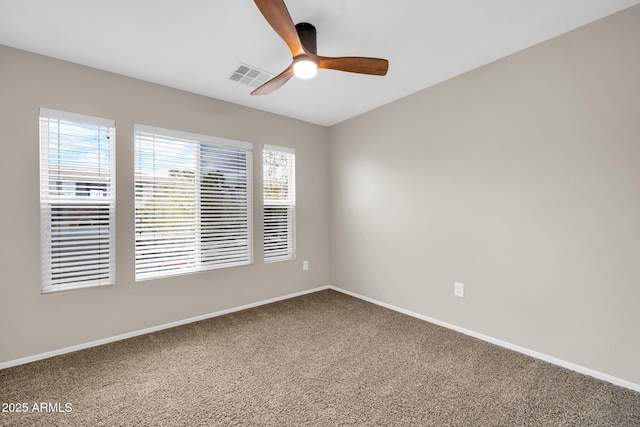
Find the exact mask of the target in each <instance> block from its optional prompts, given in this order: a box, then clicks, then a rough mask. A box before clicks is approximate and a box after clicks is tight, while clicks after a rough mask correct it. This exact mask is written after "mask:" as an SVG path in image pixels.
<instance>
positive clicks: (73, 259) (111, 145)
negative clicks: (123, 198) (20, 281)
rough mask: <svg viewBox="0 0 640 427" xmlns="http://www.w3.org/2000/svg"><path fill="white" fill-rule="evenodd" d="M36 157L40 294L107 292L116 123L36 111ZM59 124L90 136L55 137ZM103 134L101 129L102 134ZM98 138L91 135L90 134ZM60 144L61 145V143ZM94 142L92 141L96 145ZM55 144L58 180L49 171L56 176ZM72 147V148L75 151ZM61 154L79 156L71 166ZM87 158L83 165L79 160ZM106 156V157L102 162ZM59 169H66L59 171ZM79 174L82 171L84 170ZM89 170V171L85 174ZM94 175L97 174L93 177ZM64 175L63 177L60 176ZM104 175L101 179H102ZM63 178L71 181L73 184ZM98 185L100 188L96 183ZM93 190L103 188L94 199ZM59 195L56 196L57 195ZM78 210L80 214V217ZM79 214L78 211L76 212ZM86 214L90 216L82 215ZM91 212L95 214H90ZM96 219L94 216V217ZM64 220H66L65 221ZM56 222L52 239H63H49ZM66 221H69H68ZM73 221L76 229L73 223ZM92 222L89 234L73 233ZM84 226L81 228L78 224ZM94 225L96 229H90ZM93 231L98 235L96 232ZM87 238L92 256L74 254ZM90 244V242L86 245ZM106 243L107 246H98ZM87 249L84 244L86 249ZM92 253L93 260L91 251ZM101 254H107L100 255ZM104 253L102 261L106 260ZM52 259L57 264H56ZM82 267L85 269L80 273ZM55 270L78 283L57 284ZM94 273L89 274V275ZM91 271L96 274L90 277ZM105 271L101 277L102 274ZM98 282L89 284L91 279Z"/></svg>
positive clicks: (111, 267)
mask: <svg viewBox="0 0 640 427" xmlns="http://www.w3.org/2000/svg"><path fill="white" fill-rule="evenodd" d="M56 122H57V125H58V126H59V127H58V135H57V140H56V139H55V138H54V140H52V139H51V138H50V136H51V133H52V131H51V126H52V125H54V124H55V123H56ZM38 123H39V155H40V166H39V169H40V184H39V187H40V191H39V193H40V264H41V280H40V282H41V293H42V294H48V293H55V292H61V291H67V290H74V289H83V288H91V287H98V286H110V285H115V283H116V233H115V227H116V126H115V121H114V120H112V119H105V118H101V117H94V116H88V115H84V114H78V113H71V112H66V111H59V110H53V109H49V108H44V107H43V108H40V111H39V118H38ZM63 123H64V126H68V127H69V129H74V130H82V131H85V132H87V133H88V134H89V136H87V135H84V136H83V135H82V134H80V133H79V134H73V133H72V132H71V131H69V132H68V134H64V133H61V132H60V125H61V124H63ZM103 128H106V129H103ZM103 130H104V131H106V134H105V135H101V132H102V131H103ZM92 131H93V132H97V135H96V134H92V133H91V132H92ZM62 137H64V138H65V139H64V140H62V139H61V138H62ZM83 138H89V142H95V143H97V146H96V147H95V149H96V150H98V151H97V152H98V156H97V157H96V161H95V162H87V161H85V160H86V159H89V160H91V155H92V154H94V151H91V152H90V153H89V152H88V151H82V150H85V149H86V150H92V149H91V148H87V145H86V142H87V141H83V143H84V144H85V146H84V147H82V144H81V143H80V140H82V139H83ZM95 138H97V139H95ZM104 143H106V144H107V145H106V150H105V151H106V152H107V154H105V153H103V152H102V149H103V147H102V146H101V144H104ZM54 144H58V154H59V155H58V163H57V173H58V175H57V176H56V175H53V176H52V171H53V172H55V168H56V163H55V162H54V163H53V164H52V162H51V161H50V153H51V151H54V152H55V149H54V148H53V146H54ZM74 144H75V145H74ZM62 152H66V153H67V155H68V156H69V158H71V157H72V156H74V155H77V156H78V159H76V160H73V161H71V160H68V161H67V162H64V161H63V160H62V156H61V155H60V153H62ZM82 155H86V157H84V158H83V160H82V161H80V156H82ZM105 156H106V157H105ZM105 159H108V162H107V165H106V167H105V166H103V160H105ZM63 168H68V169H67V170H64V169H63ZM83 168H84V170H83ZM89 169H94V170H93V171H91V172H90V171H89ZM96 171H97V172H96ZM65 174H66V175H65ZM103 174H106V175H103ZM63 178H73V179H76V181H75V183H74V182H70V181H68V179H67V180H63ZM96 181H99V182H96ZM88 183H89V184H92V185H93V184H95V185H98V186H100V187H101V188H104V191H102V195H100V196H98V195H97V194H98V193H95V194H92V193H91V192H90V191H87V189H88V188H89V184H88ZM78 184H84V187H82V188H84V190H83V191H82V192H83V193H86V194H79V192H80V190H79V188H80V187H79V186H78ZM56 193H58V194H56ZM92 206H95V207H96V208H100V210H98V211H97V212H98V215H99V216H98V217H95V216H94V215H92V214H91V211H92V208H91V207H92ZM65 209H66V210H67V211H69V210H71V209H73V210H75V211H76V212H79V214H77V215H75V216H74V215H70V214H65V213H62V214H61V215H55V212H56V210H57V211H58V212H64V210H65ZM81 209H84V211H82V210H81ZM79 210H80V211H79ZM102 210H104V211H106V212H107V215H106V217H107V223H106V225H105V224H104V223H103V221H104V220H103V218H102V212H101V211H102ZM87 212H89V215H87ZM94 212H95V211H94ZM94 214H95V213H94ZM65 215H67V216H65ZM56 217H57V221H58V223H57V234H59V235H62V234H65V235H66V236H67V237H66V241H65V238H63V237H58V238H57V239H56V238H54V234H55V233H54V229H56V222H54V221H55V220H56ZM61 219H63V220H66V221H67V226H66V227H65V226H63V225H61V224H62V223H61V222H60V220H61ZM69 220H71V221H69ZM74 220H75V223H74ZM88 220H89V221H91V222H92V223H94V225H92V226H91V228H90V230H91V231H90V232H89V233H87V232H86V231H87V230H83V232H82V233H78V230H76V228H77V227H79V226H83V225H86V223H87V222H88ZM83 221H84V222H83ZM96 223H97V225H95V224H96ZM96 228H97V229H98V231H97V233H96V230H95V229H96ZM102 228H106V231H107V235H106V236H107V237H106V239H104V238H103V237H102V235H103V234H104V233H103V231H102ZM87 234H89V235H90V236H91V240H93V242H92V243H90V245H91V246H90V252H91V253H92V255H86V254H85V255H81V254H78V253H77V251H78V247H79V246H81V245H78V244H77V243H79V241H80V240H83V241H85V242H86V240H87ZM96 234H97V236H98V240H99V243H95V236H96ZM73 240H76V242H77V243H76V244H73V246H74V247H75V252H76V253H75V254H74V253H73V252H74V250H71V245H69V246H67V250H68V251H69V252H68V253H70V254H71V255H70V256H69V257H61V256H59V257H56V256H55V253H56V251H59V252H61V251H64V250H65V249H55V248H56V245H58V248H60V247H62V246H64V245H65V243H68V242H69V241H73ZM91 240H89V241H90V242H91ZM103 242H105V243H106V245H104V244H103ZM86 244H88V243H85V245H86ZM96 248H97V255H96V254H95V250H96ZM105 248H106V250H104V249H105ZM105 253H106V257H105ZM88 256H91V257H94V258H95V257H97V260H96V262H95V263H92V264H86V258H87V257H88ZM56 258H57V261H56ZM104 259H107V260H108V261H107V263H108V265H107V268H106V269H105V268H103V267H101V264H104V262H103V261H104ZM81 265H86V267H87V268H84V267H80V266H81ZM56 269H57V270H58V274H62V273H61V272H62V271H64V270H67V273H68V274H67V275H68V276H71V275H73V276H75V277H77V280H76V279H74V280H73V281H72V279H71V278H69V279H66V280H65V279H59V281H60V283H56V280H55V277H54V276H55V274H56V273H55V272H54V270H56ZM82 271H84V272H85V274H84V275H82V274H80V275H77V276H76V275H75V274H74V273H78V272H82ZM89 271H93V272H94V273H93V274H92V273H90V272H89ZM95 271H98V273H97V274H95ZM105 271H106V273H105ZM96 275H97V276H98V277H97V278H93V279H91V278H90V277H93V276H96Z"/></svg>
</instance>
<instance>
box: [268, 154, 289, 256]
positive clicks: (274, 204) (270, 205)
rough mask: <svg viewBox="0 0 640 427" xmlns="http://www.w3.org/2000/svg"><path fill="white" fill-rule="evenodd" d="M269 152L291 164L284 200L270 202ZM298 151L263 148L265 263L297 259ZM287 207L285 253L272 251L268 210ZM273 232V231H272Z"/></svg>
mask: <svg viewBox="0 0 640 427" xmlns="http://www.w3.org/2000/svg"><path fill="white" fill-rule="evenodd" d="M267 151H273V152H278V153H284V154H286V155H287V157H288V161H289V162H290V163H289V165H288V182H287V197H286V198H285V199H284V200H269V195H268V187H269V185H268V183H267V177H266V175H265V174H266V173H267V172H266V168H265V161H266V155H265V153H266V152H267ZM295 170H296V151H295V149H294V148H292V147H285V146H279V145H270V144H265V145H264V146H263V148H262V214H263V218H262V226H263V229H262V230H263V231H262V235H263V251H262V256H263V260H264V262H265V263H272V262H280V261H289V260H294V259H295V258H296V172H295ZM277 207H286V209H287V218H286V222H287V236H286V249H285V250H284V251H282V250H277V249H275V248H272V249H270V246H275V245H269V244H268V243H267V239H268V234H269V232H270V229H272V228H273V227H269V226H268V225H267V221H268V219H267V209H269V208H277ZM271 232H273V231H271Z"/></svg>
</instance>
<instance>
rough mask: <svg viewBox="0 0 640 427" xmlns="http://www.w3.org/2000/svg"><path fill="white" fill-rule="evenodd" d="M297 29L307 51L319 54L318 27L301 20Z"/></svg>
mask: <svg viewBox="0 0 640 427" xmlns="http://www.w3.org/2000/svg"><path fill="white" fill-rule="evenodd" d="M296 31H297V32H298V37H299V38H300V42H301V43H302V46H304V48H305V49H306V50H307V52H311V53H313V54H315V55H317V54H318V45H317V41H316V27H314V26H313V25H311V24H309V23H307V22H301V23H299V24H296Z"/></svg>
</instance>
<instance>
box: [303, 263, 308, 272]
mask: <svg viewBox="0 0 640 427" xmlns="http://www.w3.org/2000/svg"><path fill="white" fill-rule="evenodd" d="M302 269H303V270H304V271H307V270H308V269H309V261H302Z"/></svg>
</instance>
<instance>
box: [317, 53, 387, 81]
mask: <svg viewBox="0 0 640 427" xmlns="http://www.w3.org/2000/svg"><path fill="white" fill-rule="evenodd" d="M316 58H317V59H318V60H319V61H320V63H319V65H318V68H326V69H330V70H339V71H347V72H349V73H360V74H373V75H375V76H384V75H386V74H387V70H388V69H389V61H387V60H386V59H380V58H364V57H361V56H343V57H339V58H329V57H326V56H316Z"/></svg>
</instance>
